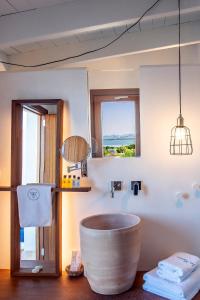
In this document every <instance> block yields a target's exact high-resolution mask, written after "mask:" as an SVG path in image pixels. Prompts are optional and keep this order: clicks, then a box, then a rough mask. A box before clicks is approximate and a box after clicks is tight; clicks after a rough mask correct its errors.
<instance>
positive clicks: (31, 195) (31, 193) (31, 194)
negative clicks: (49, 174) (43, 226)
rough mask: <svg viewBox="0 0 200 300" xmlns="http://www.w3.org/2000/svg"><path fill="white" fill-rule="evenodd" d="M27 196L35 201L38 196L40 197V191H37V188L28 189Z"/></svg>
mask: <svg viewBox="0 0 200 300" xmlns="http://www.w3.org/2000/svg"><path fill="white" fill-rule="evenodd" d="M27 195H28V198H29V199H30V200H32V201H36V200H38V199H39V197H40V193H39V191H38V190H37V189H30V190H29V191H28V194H27Z"/></svg>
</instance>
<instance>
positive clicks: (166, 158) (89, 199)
mask: <svg viewBox="0 0 200 300" xmlns="http://www.w3.org/2000/svg"><path fill="white" fill-rule="evenodd" d="M199 77H200V67H198V66H187V67H184V68H183V113H184V117H185V121H186V125H188V126H189V127H190V128H191V132H192V138H193V144H194V154H193V155H192V156H188V157H172V156H170V155H169V137H170V129H171V127H172V126H174V124H175V121H176V117H177V114H178V94H177V93H178V89H177V83H178V80H177V67H174V66H160V67H150V66H149V67H142V70H141V77H140V89H141V143H142V144H141V150H142V151H141V152H142V153H141V157H138V158H124V159H122V158H121V159H117V158H105V159H91V160H89V161H88V174H89V177H90V181H91V184H92V191H91V192H89V193H82V194H74V193H71V194H66V193H65V194H63V267H64V266H65V265H66V263H67V261H69V258H70V252H71V250H72V249H76V248H78V247H79V234H78V232H79V230H78V227H79V221H80V220H81V219H82V218H84V217H86V216H88V215H91V214H96V213H106V212H119V211H120V212H132V213H136V214H138V215H139V216H141V218H142V220H143V246H142V253H141V262H140V269H148V268H150V267H153V266H154V265H155V264H156V263H157V261H158V259H160V258H163V257H164V256H166V255H169V254H171V253H172V252H174V251H177V250H183V251H184V250H185V251H189V252H192V253H194V254H197V255H200V240H199V233H198V228H199V226H200V218H199V211H200V199H198V198H195V197H194V193H193V190H192V187H191V185H192V184H193V183H194V182H197V183H200V175H199V167H200V166H199V164H200V163H199V159H200V136H199V133H198V128H199V126H200V124H199V111H200V102H199V94H200V85H199ZM105 80H106V79H105ZM52 83H54V84H52ZM110 83H111V84H112V79H111V78H110ZM124 84H125V81H121V84H120V82H118V87H119V88H122V87H127V86H124ZM106 87H107V86H106ZM113 87H116V86H113ZM90 88H93V86H91V85H90ZM101 88H104V86H103V81H102V86H101ZM0 91H1V93H0V103H1V111H0V136H1V145H0V166H1V177H0V182H1V184H2V185H3V184H9V176H10V104H11V102H10V100H11V99H14V98H40V99H41V98H59V97H60V98H63V99H64V100H66V101H69V108H68V110H69V113H70V116H71V119H70V120H67V118H66V114H65V120H64V127H65V137H66V136H67V135H68V134H79V135H82V136H84V137H85V138H87V139H88V136H89V130H88V94H87V74H86V72H85V71H84V70H61V71H45V72H38V73H37V72H35V73H33V72H28V73H16V74H15V73H7V74H6V73H4V74H0ZM69 124H70V126H69ZM67 129H68V133H67ZM131 179H136V180H139V179H140V180H142V181H143V184H144V192H143V193H141V194H140V195H139V196H138V197H134V196H133V195H132V193H131V192H130V188H129V182H130V180H131ZM111 180H123V182H124V187H123V191H122V192H118V193H115V198H114V199H112V198H111V197H110V181H111ZM179 191H180V192H186V193H188V194H189V196H190V198H189V199H187V200H184V205H183V207H182V208H177V207H176V199H175V193H176V192H179ZM0 211H1V212H2V216H3V218H0V241H1V242H0V243H1V247H0V268H6V267H8V266H9V256H8V253H9V238H8V236H9V222H10V220H9V217H8V216H9V194H8V193H7V194H6V193H1V198H0ZM4 216H6V217H4Z"/></svg>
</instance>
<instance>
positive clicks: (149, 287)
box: [143, 283, 199, 300]
mask: <svg viewBox="0 0 200 300" xmlns="http://www.w3.org/2000/svg"><path fill="white" fill-rule="evenodd" d="M143 289H144V290H145V291H147V292H150V293H153V294H155V295H158V296H160V297H164V298H167V299H170V300H191V299H192V298H193V297H194V296H195V295H196V294H197V293H198V291H199V289H195V290H194V291H192V292H191V293H190V294H188V295H187V296H186V297H179V296H177V295H175V294H173V293H170V292H168V291H166V290H163V289H162V288H161V289H160V288H158V287H155V286H154V285H151V284H148V283H145V284H144V285H143Z"/></svg>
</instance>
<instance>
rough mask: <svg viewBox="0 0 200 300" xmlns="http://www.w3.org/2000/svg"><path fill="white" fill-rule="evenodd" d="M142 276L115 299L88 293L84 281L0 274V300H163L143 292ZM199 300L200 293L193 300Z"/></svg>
mask: <svg viewBox="0 0 200 300" xmlns="http://www.w3.org/2000/svg"><path fill="white" fill-rule="evenodd" d="M142 276H143V274H142V273H141V272H139V273H138V274H137V277H136V281H135V283H134V287H133V288H132V289H130V290H129V291H128V292H126V293H124V294H121V295H117V296H102V295H98V294H95V293H94V292H92V291H91V289H90V287H89V285H88V282H87V280H86V279H85V278H84V277H80V278H76V279H69V278H67V277H66V275H65V274H63V276H62V277H61V278H58V279H49V278H48V279H47V278H46V279H45V278H43V279H39V278H34V279H31V278H10V274H9V271H7V270H6V271H4V270H0V300H10V299H13V300H36V299H37V300H154V299H155V300H156V299H157V300H158V299H164V298H161V297H158V296H154V295H152V294H150V293H147V292H144V291H143V290H142V288H141V286H142V282H143V281H142ZM193 299H194V300H200V293H199V294H198V295H197V296H196V297H195V298H193Z"/></svg>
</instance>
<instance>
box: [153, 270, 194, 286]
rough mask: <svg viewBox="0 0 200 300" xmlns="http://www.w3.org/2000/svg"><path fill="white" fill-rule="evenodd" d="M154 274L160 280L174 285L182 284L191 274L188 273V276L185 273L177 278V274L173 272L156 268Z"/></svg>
mask: <svg viewBox="0 0 200 300" xmlns="http://www.w3.org/2000/svg"><path fill="white" fill-rule="evenodd" d="M156 273H157V275H158V276H159V277H160V278H162V279H166V280H169V281H171V282H175V283H180V282H182V281H183V280H185V279H186V278H187V277H188V276H189V275H190V274H191V272H189V273H188V274H187V273H186V274H185V275H184V276H178V275H177V273H174V272H172V271H170V270H168V269H167V268H165V269H161V268H159V267H158V269H157V271H156Z"/></svg>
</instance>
